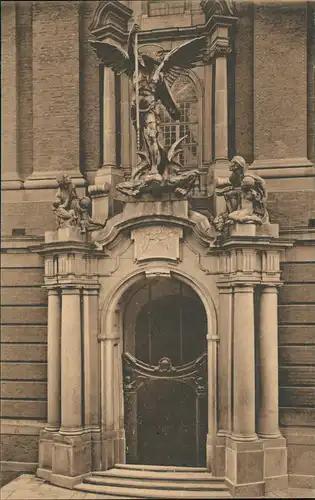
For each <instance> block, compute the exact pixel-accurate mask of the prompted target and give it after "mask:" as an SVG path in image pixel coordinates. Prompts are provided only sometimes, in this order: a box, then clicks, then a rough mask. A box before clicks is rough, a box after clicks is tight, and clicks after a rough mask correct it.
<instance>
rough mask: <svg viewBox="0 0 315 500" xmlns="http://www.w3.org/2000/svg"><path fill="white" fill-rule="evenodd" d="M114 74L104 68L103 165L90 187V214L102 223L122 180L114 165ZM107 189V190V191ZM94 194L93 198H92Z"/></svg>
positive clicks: (110, 213)
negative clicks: (117, 186) (116, 188)
mask: <svg viewBox="0 0 315 500" xmlns="http://www.w3.org/2000/svg"><path fill="white" fill-rule="evenodd" d="M115 94H116V93H115V73H114V72H113V70H112V69H111V68H107V67H106V66H104V76H103V146H102V157H103V164H102V166H101V168H99V169H98V171H97V172H96V175H95V180H94V182H95V186H90V188H89V191H90V193H91V197H92V214H93V217H94V214H95V215H96V220H97V221H98V222H102V223H104V222H105V221H106V219H107V218H108V217H109V216H110V215H113V212H114V193H115V186H116V184H118V183H119V182H121V181H122V180H123V172H122V169H119V168H117V165H116V95H115ZM107 188H109V190H108V189H107ZM94 194H95V196H94Z"/></svg>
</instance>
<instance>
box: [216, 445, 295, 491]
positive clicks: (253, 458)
mask: <svg viewBox="0 0 315 500" xmlns="http://www.w3.org/2000/svg"><path fill="white" fill-rule="evenodd" d="M213 473H214V475H215V476H218V477H220V476H221V477H222V476H225V478H226V482H227V484H228V486H229V488H230V491H231V494H232V496H233V497H235V498H248V497H263V496H264V495H265V494H266V493H271V492H274V491H277V490H282V489H283V490H285V489H286V488H287V487H288V474H287V447H286V440H285V439H284V438H283V437H279V438H275V439H256V441H236V440H235V436H234V437H233V436H231V437H223V436H217V441H216V464H215V470H214V471H213Z"/></svg>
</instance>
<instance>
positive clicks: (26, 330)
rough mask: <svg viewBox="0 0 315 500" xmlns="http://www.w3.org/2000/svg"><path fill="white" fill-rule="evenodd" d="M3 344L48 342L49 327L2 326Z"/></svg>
mask: <svg viewBox="0 0 315 500" xmlns="http://www.w3.org/2000/svg"><path fill="white" fill-rule="evenodd" d="M1 340H2V342H35V343H36V342H47V326H46V325H43V326H35V325H2V326H1Z"/></svg>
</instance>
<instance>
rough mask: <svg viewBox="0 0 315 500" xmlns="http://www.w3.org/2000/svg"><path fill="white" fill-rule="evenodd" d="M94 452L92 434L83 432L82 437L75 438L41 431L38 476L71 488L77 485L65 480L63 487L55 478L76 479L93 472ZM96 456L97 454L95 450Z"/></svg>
mask: <svg viewBox="0 0 315 500" xmlns="http://www.w3.org/2000/svg"><path fill="white" fill-rule="evenodd" d="M96 448H97V446H96ZM92 450H93V446H92V439H91V433H90V432H83V431H81V434H80V435H76V436H74V435H62V434H61V433H60V432H47V431H46V430H44V431H41V433H40V441H39V467H38V471H37V475H38V476H39V477H42V478H43V479H46V480H47V481H50V482H52V483H54V484H59V485H60V486H62V485H64V486H65V487H66V488H71V487H72V486H71V485H72V484H75V483H73V482H71V481H70V482H69V481H68V482H67V480H65V482H64V484H62V485H61V483H60V481H59V483H57V482H55V480H54V476H61V477H63V476H66V477H69V478H76V477H77V476H78V477H81V476H82V475H84V474H88V473H89V472H91V470H92ZM95 455H97V453H95V450H94V456H95ZM48 476H49V477H48ZM65 483H67V485H66V484H65ZM70 483H71V484H70Z"/></svg>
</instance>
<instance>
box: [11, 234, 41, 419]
mask: <svg viewBox="0 0 315 500" xmlns="http://www.w3.org/2000/svg"><path fill="white" fill-rule="evenodd" d="M21 243H22V244H23V246H24V244H25V243H26V240H25V239H24V240H23V239H22V240H21V239H20V240H16V241H15V242H14V240H12V242H10V243H9V242H7V241H5V242H4V245H5V246H6V248H5V249H4V251H3V253H2V257H1V261H2V272H1V282H2V287H1V331H2V336H1V377H2V384H1V399H2V401H1V410H2V411H1V413H2V417H3V418H9V419H22V420H25V419H26V420H29V419H31V420H33V419H35V420H45V419H46V413H47V403H46V399H47V394H46V392H47V388H46V385H47V384H46V382H47V380H46V377H47V375H46V363H47V297H46V295H47V293H46V291H45V290H44V289H43V288H42V285H43V276H44V268H43V262H42V258H41V257H40V256H39V255H37V254H35V253H30V252H29V250H28V248H27V247H24V248H23V246H22V248H21ZM31 243H32V242H31V241H30V240H28V244H29V245H31ZM8 245H12V246H11V248H10V247H8ZM17 245H20V248H17Z"/></svg>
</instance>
